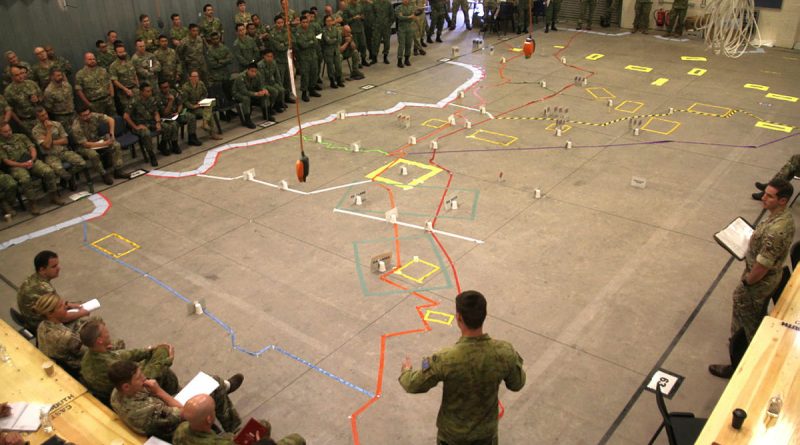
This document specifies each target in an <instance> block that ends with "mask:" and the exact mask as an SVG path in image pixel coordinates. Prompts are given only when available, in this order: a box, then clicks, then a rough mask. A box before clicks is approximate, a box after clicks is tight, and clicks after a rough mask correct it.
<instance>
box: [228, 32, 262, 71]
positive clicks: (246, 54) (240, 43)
mask: <svg viewBox="0 0 800 445" xmlns="http://www.w3.org/2000/svg"><path fill="white" fill-rule="evenodd" d="M231 52H232V53H233V55H234V57H236V62H238V63H239V70H240V71H244V70H245V68H247V65H250V64H251V63H253V62H258V60H259V59H260V58H261V57H259V53H258V44H257V43H256V41H255V39H253V38H252V37H250V36H248V35H247V28H246V27H245V25H236V39H235V40H234V41H233V49H232V50H231Z"/></svg>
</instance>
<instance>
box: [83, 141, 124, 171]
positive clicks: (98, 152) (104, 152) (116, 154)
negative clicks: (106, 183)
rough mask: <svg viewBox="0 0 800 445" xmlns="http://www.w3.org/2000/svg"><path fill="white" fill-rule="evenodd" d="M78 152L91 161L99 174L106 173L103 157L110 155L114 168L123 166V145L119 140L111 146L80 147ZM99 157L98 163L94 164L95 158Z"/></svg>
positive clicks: (91, 164)
mask: <svg viewBox="0 0 800 445" xmlns="http://www.w3.org/2000/svg"><path fill="white" fill-rule="evenodd" d="M78 154H80V155H81V156H83V159H86V160H87V161H89V165H90V166H91V167H92V168H93V169H94V170H95V171H96V172H97V173H99V174H101V175H102V174H104V173H105V167H104V166H103V161H102V157H103V156H109V157H110V158H111V159H110V160H111V167H112V168H113V169H114V170H117V169H120V168H122V146H120V145H119V142H117V141H114V143H113V144H111V146H110V147H106V148H100V149H93V148H79V149H78ZM95 158H96V159H97V162H98V165H95V164H94V162H95V161H94V159H95Z"/></svg>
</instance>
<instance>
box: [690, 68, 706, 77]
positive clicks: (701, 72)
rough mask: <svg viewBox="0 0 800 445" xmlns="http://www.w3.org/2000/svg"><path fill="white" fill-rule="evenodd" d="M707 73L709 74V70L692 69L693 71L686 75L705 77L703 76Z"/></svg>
mask: <svg viewBox="0 0 800 445" xmlns="http://www.w3.org/2000/svg"><path fill="white" fill-rule="evenodd" d="M706 72H708V70H707V69H703V68H692V69H691V70H689V72H688V73H686V74H688V75H690V76H702V75H703V74H705V73H706Z"/></svg>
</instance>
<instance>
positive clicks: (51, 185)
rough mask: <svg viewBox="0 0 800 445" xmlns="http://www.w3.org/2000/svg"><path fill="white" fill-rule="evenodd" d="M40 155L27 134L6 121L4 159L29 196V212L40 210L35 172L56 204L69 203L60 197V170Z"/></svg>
mask: <svg viewBox="0 0 800 445" xmlns="http://www.w3.org/2000/svg"><path fill="white" fill-rule="evenodd" d="M36 157H37V153H36V146H35V145H33V142H31V140H30V139H28V137H27V136H25V135H22V134H15V133H13V132H12V131H11V125H9V124H8V123H6V122H3V123H0V160H2V161H3V164H4V165H5V167H6V168H7V169H8V173H9V174H10V175H11V176H12V177H13V178H14V180H16V181H17V184H19V188H20V190H21V191H22V194H23V195H25V197H26V198H28V201H27V203H28V204H27V205H28V211H29V212H31V214H33V215H38V214H39V213H40V212H39V208H38V207H37V205H36V190H35V187H34V184H33V182H32V181H31V175H32V176H34V177H37V178H41V179H42V181H43V182H44V185H45V188H46V189H47V190H49V192H50V201H52V202H53V204H57V205H62V206H63V205H65V204H67V203H68V202H69V201H67V200H65V199H62V198H61V197H60V196H58V176H57V175H56V172H54V171H53V169H52V168H50V166H49V165H47V164H45V163H44V162H42V161H40V160H39V159H36Z"/></svg>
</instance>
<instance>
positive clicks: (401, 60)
mask: <svg viewBox="0 0 800 445" xmlns="http://www.w3.org/2000/svg"><path fill="white" fill-rule="evenodd" d="M397 67H398V68H405V67H406V66H405V65H403V59H401V58H399V57H398V58H397Z"/></svg>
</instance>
